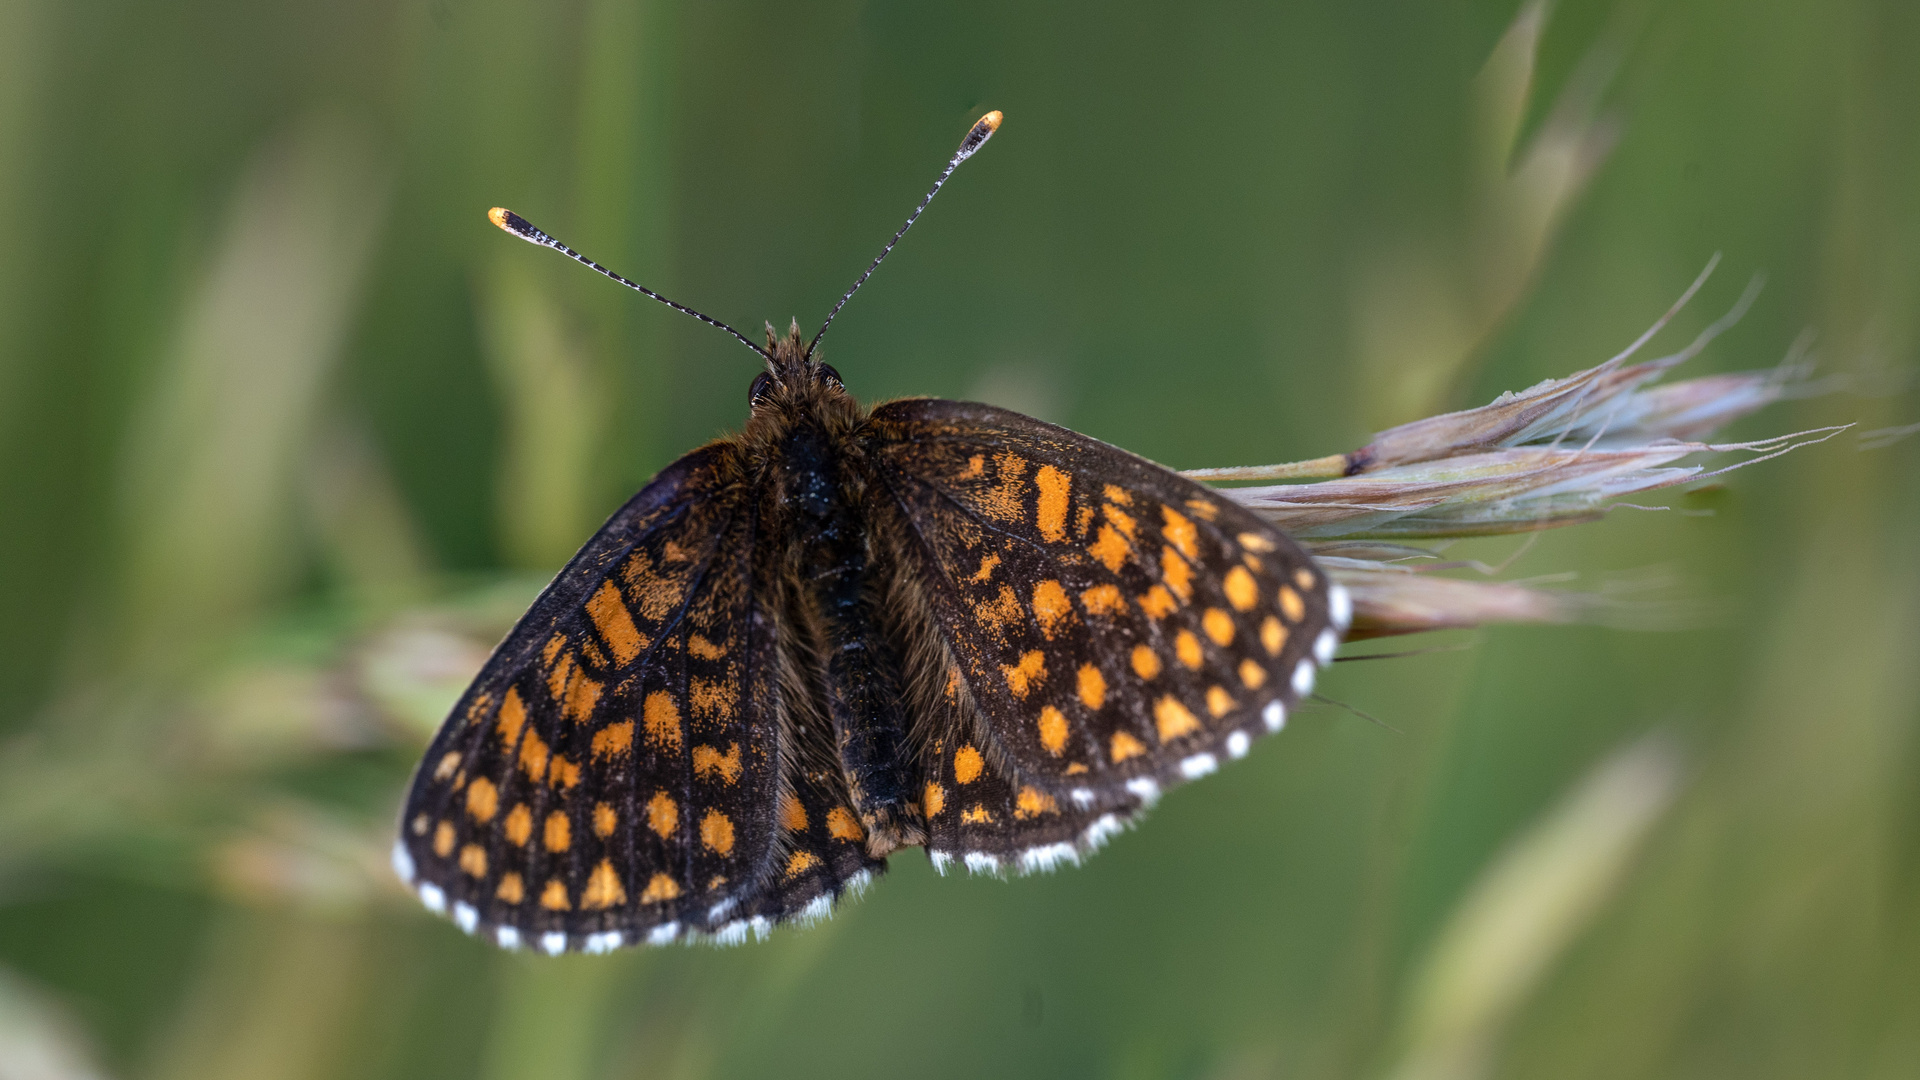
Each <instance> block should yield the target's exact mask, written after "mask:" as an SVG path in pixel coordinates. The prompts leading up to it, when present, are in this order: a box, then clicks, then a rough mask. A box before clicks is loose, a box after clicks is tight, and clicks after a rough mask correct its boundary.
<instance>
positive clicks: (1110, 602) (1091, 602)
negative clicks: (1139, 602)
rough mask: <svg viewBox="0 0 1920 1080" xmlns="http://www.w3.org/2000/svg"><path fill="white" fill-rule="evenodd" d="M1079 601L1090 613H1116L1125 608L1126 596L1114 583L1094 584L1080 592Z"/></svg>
mask: <svg viewBox="0 0 1920 1080" xmlns="http://www.w3.org/2000/svg"><path fill="white" fill-rule="evenodd" d="M1080 603H1081V604H1082V605H1084V606H1085V607H1086V609H1087V613H1088V614H1090V615H1118V614H1120V613H1121V612H1124V611H1126V610H1127V598H1126V597H1124V596H1121V595H1120V589H1119V587H1118V586H1114V585H1095V586H1094V587H1093V588H1091V589H1088V590H1087V591H1086V592H1083V593H1081V594H1080Z"/></svg>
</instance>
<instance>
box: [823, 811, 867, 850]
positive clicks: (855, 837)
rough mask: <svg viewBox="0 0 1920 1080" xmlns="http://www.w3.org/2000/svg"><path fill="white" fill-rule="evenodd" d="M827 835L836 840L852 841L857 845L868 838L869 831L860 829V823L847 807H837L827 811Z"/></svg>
mask: <svg viewBox="0 0 1920 1080" xmlns="http://www.w3.org/2000/svg"><path fill="white" fill-rule="evenodd" d="M827 835H828V836H831V837H833V838H834V839H835V840H852V841H855V842H856V843H857V842H859V841H861V840H865V839H866V838H867V830H865V829H863V828H861V827H860V822H859V821H858V820H856V819H855V818H854V816H853V814H852V813H851V812H849V811H848V810H847V808H846V807H844V806H836V807H834V808H833V809H831V810H829V811H827Z"/></svg>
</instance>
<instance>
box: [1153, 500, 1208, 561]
mask: <svg viewBox="0 0 1920 1080" xmlns="http://www.w3.org/2000/svg"><path fill="white" fill-rule="evenodd" d="M1160 517H1161V518H1162V519H1163V520H1164V521H1165V522H1166V525H1165V526H1164V527H1163V528H1161V530H1160V532H1161V534H1162V535H1164V536H1165V537H1166V538H1167V542H1168V543H1170V544H1172V545H1173V546H1174V547H1177V548H1179V549H1180V554H1182V555H1185V556H1186V557H1187V558H1189V559H1197V558H1199V557H1200V533H1199V531H1198V530H1196V529H1195V528H1194V527H1193V522H1191V521H1189V520H1187V516H1186V515H1185V514H1182V513H1181V512H1180V511H1178V510H1175V509H1174V508H1173V507H1171V506H1163V507H1161V508H1160Z"/></svg>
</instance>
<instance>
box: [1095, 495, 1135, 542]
mask: <svg viewBox="0 0 1920 1080" xmlns="http://www.w3.org/2000/svg"><path fill="white" fill-rule="evenodd" d="M1100 513H1101V514H1102V515H1104V516H1105V517H1106V519H1107V520H1108V521H1111V522H1113V527H1114V528H1116V529H1119V530H1120V535H1122V536H1124V537H1126V538H1127V539H1129V540H1131V539H1133V537H1134V533H1135V531H1136V530H1138V529H1139V528H1140V523H1139V522H1137V521H1135V520H1133V515H1131V514H1128V513H1127V512H1126V511H1124V510H1122V509H1120V508H1119V507H1117V506H1114V505H1113V504H1111V503H1109V504H1107V505H1105V506H1102V507H1101V508H1100Z"/></svg>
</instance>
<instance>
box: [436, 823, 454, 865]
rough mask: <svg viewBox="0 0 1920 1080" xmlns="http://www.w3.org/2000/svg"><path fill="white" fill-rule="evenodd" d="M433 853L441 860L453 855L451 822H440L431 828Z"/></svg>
mask: <svg viewBox="0 0 1920 1080" xmlns="http://www.w3.org/2000/svg"><path fill="white" fill-rule="evenodd" d="M433 853H434V854H435V855H438V856H440V857H441V858H443V859H444V858H446V857H447V856H449V855H451V854H453V822H451V821H442V822H441V823H440V824H438V825H435V826H434V827H433Z"/></svg>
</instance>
